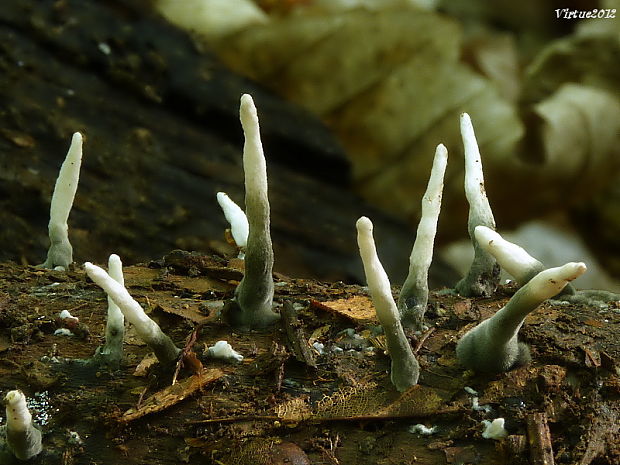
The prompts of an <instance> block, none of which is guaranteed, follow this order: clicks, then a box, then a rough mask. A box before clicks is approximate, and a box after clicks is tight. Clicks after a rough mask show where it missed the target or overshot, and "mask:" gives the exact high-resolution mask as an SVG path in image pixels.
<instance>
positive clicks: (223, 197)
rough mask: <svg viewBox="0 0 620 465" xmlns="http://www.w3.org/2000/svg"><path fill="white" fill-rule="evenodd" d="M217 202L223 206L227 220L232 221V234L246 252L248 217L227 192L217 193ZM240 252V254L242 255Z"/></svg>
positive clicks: (238, 245) (242, 251) (248, 227)
mask: <svg viewBox="0 0 620 465" xmlns="http://www.w3.org/2000/svg"><path fill="white" fill-rule="evenodd" d="M217 203H219V204H220V207H222V211H223V212H224V216H225V217H226V221H228V223H230V233H231V234H232V237H233V239H234V240H235V243H236V244H237V247H239V248H240V249H241V254H243V253H244V251H245V248H246V246H247V244H248V234H249V229H250V225H249V224H248V218H247V216H245V213H244V212H243V210H242V209H241V207H240V206H239V205H237V204H236V203H235V202H233V201H232V200H231V198H230V197H228V194H226V192H218V193H217ZM241 254H240V255H241Z"/></svg>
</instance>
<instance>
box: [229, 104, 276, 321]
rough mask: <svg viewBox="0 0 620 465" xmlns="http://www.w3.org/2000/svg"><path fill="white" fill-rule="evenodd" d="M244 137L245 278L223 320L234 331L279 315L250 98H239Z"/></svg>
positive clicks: (260, 151) (255, 119)
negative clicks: (274, 304) (246, 235)
mask: <svg viewBox="0 0 620 465" xmlns="http://www.w3.org/2000/svg"><path fill="white" fill-rule="evenodd" d="M239 114H240V117H241V125H242V126H243V133H244V135H245V144H244V146H243V171H244V173H245V212H246V215H247V217H248V223H249V234H248V241H247V247H246V254H245V274H244V276H243V279H242V280H241V282H240V283H239V286H237V289H236V290H235V299H234V301H233V302H232V304H231V305H230V306H229V307H228V309H227V312H226V318H227V319H228V321H229V322H230V323H231V324H232V325H234V326H237V327H241V328H248V329H249V328H264V327H266V326H269V325H270V324H272V323H273V322H275V321H276V320H277V319H278V318H279V315H278V314H277V313H274V312H273V311H272V309H271V307H272V303H273V276H272V270H273V248H272V245H271V234H270V230H269V227H270V226H269V199H268V198H267V164H266V162H265V155H264V154H263V145H262V144H261V140H260V130H259V126H258V114H257V112H256V107H255V106H254V101H253V100H252V97H251V96H249V95H248V94H244V95H243V96H241V107H240V110H239Z"/></svg>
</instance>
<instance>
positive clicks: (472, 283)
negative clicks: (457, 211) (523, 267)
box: [456, 113, 499, 297]
mask: <svg viewBox="0 0 620 465" xmlns="http://www.w3.org/2000/svg"><path fill="white" fill-rule="evenodd" d="M461 137H462V139H463V148H464V152H465V196H466V197H467V201H468V202H469V219H468V221H467V230H468V232H469V237H470V238H471V241H472V244H473V246H474V260H473V262H472V264H471V267H470V269H469V273H468V274H467V276H465V277H464V278H463V279H462V280H461V281H459V282H458V283H457V284H456V290H457V292H458V293H459V294H461V295H462V296H467V297H470V296H485V297H489V296H491V295H492V294H493V292H495V289H496V288H497V285H498V284H499V265H498V264H497V262H496V261H495V258H493V256H492V255H491V254H490V253H488V252H487V251H485V250H484V249H482V248H481V247H480V245H478V241H476V238H475V236H474V229H475V228H476V226H480V225H482V226H486V227H488V228H491V229H495V219H494V218H493V212H492V211H491V206H490V205H489V199H488V198H487V194H486V192H485V190H484V174H483V172H482V159H481V158H480V150H479V149H478V142H477V141H476V134H475V133H474V127H473V126H472V124H471V119H470V118H469V115H468V114H467V113H463V114H462V115H461Z"/></svg>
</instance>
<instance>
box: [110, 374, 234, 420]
mask: <svg viewBox="0 0 620 465" xmlns="http://www.w3.org/2000/svg"><path fill="white" fill-rule="evenodd" d="M222 376H224V372H223V371H222V370H219V369H217V368H212V369H207V370H204V371H203V372H202V373H200V374H197V375H192V376H190V377H189V378H186V379H184V380H182V381H179V382H177V383H176V384H174V385H172V386H168V387H167V388H165V389H163V390H161V391H159V392H156V393H155V394H153V395H152V396H151V397H149V398H148V399H146V400H145V401H144V402H143V403H142V405H141V406H140V408H138V409H133V408H131V409H129V410H127V411H126V412H125V413H124V414H123V416H122V417H121V421H124V422H129V421H133V420H136V419H138V418H142V417H143V416H145V415H148V414H150V413H155V412H161V411H162V410H165V409H167V408H169V407H172V406H173V405H175V404H177V403H179V402H181V401H182V400H184V399H186V398H187V397H189V396H191V395H192V394H194V393H195V392H197V391H198V390H199V389H201V388H202V387H204V386H206V385H207V384H209V383H212V382H213V381H215V380H217V379H220V378H221V377H222Z"/></svg>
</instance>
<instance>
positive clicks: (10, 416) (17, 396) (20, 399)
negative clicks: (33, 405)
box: [4, 390, 32, 431]
mask: <svg viewBox="0 0 620 465" xmlns="http://www.w3.org/2000/svg"><path fill="white" fill-rule="evenodd" d="M4 401H5V402H6V421H7V424H8V425H9V426H10V428H11V429H12V430H14V431H25V430H26V429H27V428H28V427H29V426H30V424H31V423H32V415H31V414H30V411H29V410H28V406H27V405H26V396H25V395H24V393H23V392H21V391H17V390H15V391H9V392H8V393H7V394H6V396H5V397H4Z"/></svg>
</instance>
